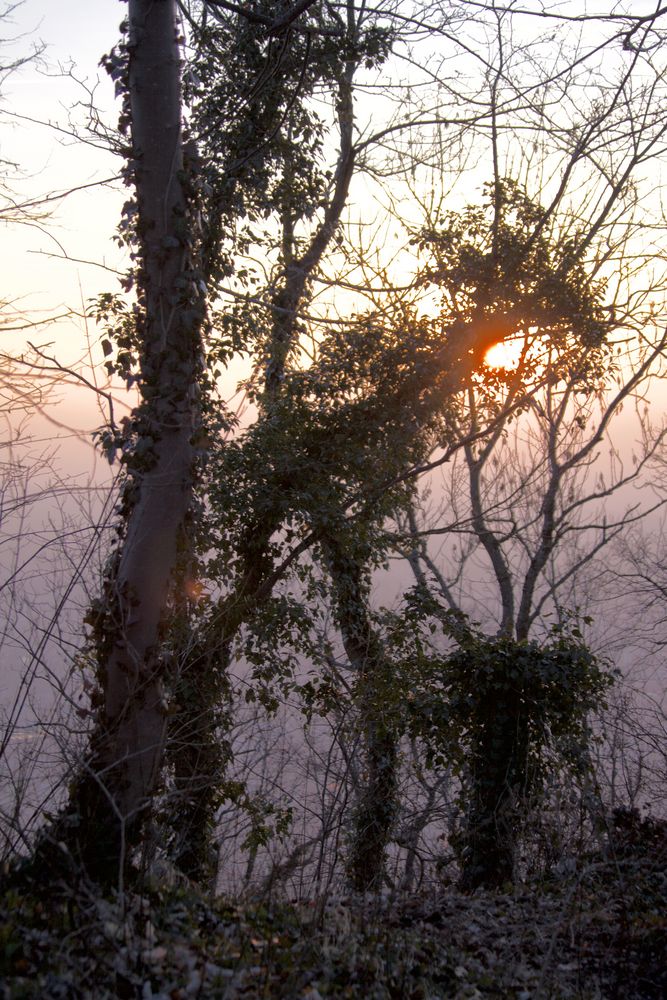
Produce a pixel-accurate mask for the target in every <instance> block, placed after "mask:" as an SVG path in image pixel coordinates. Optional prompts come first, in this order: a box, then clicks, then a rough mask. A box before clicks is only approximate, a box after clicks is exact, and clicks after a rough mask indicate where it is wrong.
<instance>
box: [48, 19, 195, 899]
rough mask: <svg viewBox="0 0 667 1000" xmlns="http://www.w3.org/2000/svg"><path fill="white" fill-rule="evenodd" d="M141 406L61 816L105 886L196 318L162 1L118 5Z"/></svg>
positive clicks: (131, 753) (142, 770)
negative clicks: (85, 718) (83, 751)
mask: <svg viewBox="0 0 667 1000" xmlns="http://www.w3.org/2000/svg"><path fill="white" fill-rule="evenodd" d="M127 48H128V53H129V62H128V74H127V108H128V110H129V114H130V128H131V138H132V161H131V163H130V170H129V174H130V176H131V177H132V179H133V180H134V184H135V190H136V210H137V230H138V244H139V254H138V266H137V286H138V292H139V301H140V311H139V313H138V316H139V319H138V323H139V329H138V330H137V335H138V336H137V339H138V342H139V347H138V353H139V358H140V368H141V391H142V401H141V404H140V406H139V408H138V410H137V412H136V413H135V418H136V426H137V446H136V447H135V451H134V455H133V458H132V459H131V462H130V470H131V471H130V478H129V481H128V485H127V488H126V494H125V498H124V514H123V516H124V523H123V527H122V529H121V542H120V547H119V551H118V554H117V559H116V565H115V568H114V570H113V572H112V574H111V575H110V577H109V579H108V581H107V587H106V592H105V595H104V601H103V603H102V604H101V606H100V609H99V613H98V615H97V620H96V622H95V634H96V639H97V644H98V659H99V679H100V688H101V691H100V701H101V704H100V708H99V712H98V719H97V725H96V729H95V731H94V733H93V737H92V746H91V752H90V755H89V758H88V760H87V761H86V764H85V768H84V769H83V771H82V772H81V774H80V776H79V778H78V780H77V781H76V782H75V785H74V788H73V791H72V799H71V803H70V808H69V810H68V811H67V812H68V813H69V820H70V826H73V827H74V837H73V838H72V837H70V838H69V839H70V841H71V842H72V843H73V845H74V847H75V849H76V852H77V853H78V855H79V858H80V860H81V861H82V862H83V863H84V865H85V867H86V868H87V869H88V871H89V872H90V874H92V875H93V876H94V877H96V878H99V879H100V880H101V881H111V880H114V879H115V878H117V877H118V876H119V872H121V871H122V869H123V867H124V863H125V862H126V861H127V859H128V852H129V851H130V849H131V848H132V847H134V846H135V845H136V844H137V843H138V842H139V840H140V838H141V835H142V828H143V823H144V820H145V819H146V817H147V815H148V814H149V812H150V806H151V803H152V801H153V799H154V796H155V793H156V790H157V787H158V781H159V777H160V768H161V762H162V757H163V751H164V745H165V734H166V725H165V724H166V712H165V709H166V705H165V680H166V671H167V661H166V660H165V658H164V657H162V656H161V655H160V643H161V638H162V633H163V630H164V626H165V609H166V605H167V600H168V595H169V591H170V587H171V586H172V585H173V582H174V580H175V571H176V567H177V564H178V562H179V558H183V548H184V546H185V535H186V532H184V530H183V529H184V524H185V521H186V517H187V514H188V511H189V508H190V505H191V497H192V490H193V475H194V465H195V453H194V449H193V443H192V438H193V430H194V427H195V424H196V422H197V420H198V413H199V402H198V389H197V381H198V365H199V363H200V362H199V358H200V356H201V328H202V322H203V315H204V305H203V298H202V288H203V285H202V283H201V276H200V275H198V273H197V270H196V251H195V241H196V235H195V234H194V233H193V227H192V226H191V225H190V223H189V208H190V204H189V197H188V190H187V187H186V185H187V177H188V165H187V164H186V162H185V159H184V148H183V136H182V100H181V85H180V52H179V44H178V30H177V20H176V3H175V0H129V39H128V47H127Z"/></svg>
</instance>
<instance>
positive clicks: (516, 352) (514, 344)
mask: <svg viewBox="0 0 667 1000" xmlns="http://www.w3.org/2000/svg"><path fill="white" fill-rule="evenodd" d="M522 350H523V341H522V340H501V341H500V342H499V343H497V344H494V345H493V347H490V348H489V349H488V351H487V352H486V354H485V355H484V361H485V363H486V364H487V365H488V366H489V368H516V366H517V365H518V363H519V360H520V358H521V352H522Z"/></svg>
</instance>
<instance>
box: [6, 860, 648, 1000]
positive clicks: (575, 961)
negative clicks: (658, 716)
mask: <svg viewBox="0 0 667 1000" xmlns="http://www.w3.org/2000/svg"><path fill="white" fill-rule="evenodd" d="M663 847H664V845H661V844H660V843H658V842H655V843H653V842H648V843H645V844H643V846H642V847H641V849H637V848H636V847H632V848H631V849H628V850H625V851H624V850H622V849H621V850H619V851H617V852H616V855H615V857H613V858H610V857H608V856H607V857H604V856H602V855H599V856H595V855H592V856H589V857H587V858H583V859H579V861H578V862H577V864H576V866H575V870H571V871H569V872H567V873H566V874H561V875H559V876H558V877H556V876H552V877H551V878H549V879H541V880H533V881H532V882H530V883H527V884H524V885H521V886H516V887H513V888H512V887H510V886H507V887H506V891H502V892H486V891H477V892H476V893H474V894H473V895H463V894H462V893H460V892H458V891H457V890H455V889H453V888H452V887H444V886H439V887H435V886H434V887H431V888H430V889H429V890H428V891H426V890H425V891H423V892H422V893H420V894H417V895H412V896H401V897H400V898H398V897H396V896H395V895H392V894H390V893H386V894H383V895H381V896H379V897H377V896H376V897H373V898H368V897H367V898H358V897H343V896H340V897H334V896H330V897H329V898H327V899H320V900H313V901H307V902H299V903H289V902H287V901H278V900H263V901H256V900H255V901H252V900H246V901H244V902H240V901H234V902H232V901H229V900H224V899H219V900H215V901H211V900H208V899H206V898H205V897H204V896H202V894H201V893H199V892H198V891H197V890H196V889H195V888H194V887H191V886H180V887H178V888H174V887H171V888H161V887H160V886H159V885H157V884H156V883H155V881H153V882H152V883H150V882H148V881H147V882H146V884H145V885H144V886H143V888H142V891H138V890H136V889H135V890H133V891H132V892H127V893H124V894H120V895H119V894H118V893H117V892H115V893H113V894H111V895H110V896H107V897H103V896H101V895H100V894H99V892H97V891H96V890H95V887H93V886H91V885H90V884H87V883H86V882H85V881H79V882H78V883H75V882H73V881H68V882H65V881H61V882H55V883H51V884H49V885H48V887H44V886H38V885H36V884H35V882H34V881H32V882H31V881H26V880H24V882H23V883H22V884H21V883H16V882H15V884H14V886H13V888H6V889H5V892H4V894H3V895H2V897H0V975H1V976H2V979H1V980H0V981H1V982H2V986H1V987H0V990H1V993H0V996H2V1000H10V998H11V1000H18V998H37V997H39V998H40V1000H42V998H43V1000H51V998H62V1000H78V998H81V1000H83V998H90V1000H105V998H115V997H121V998H135V997H136V998H141V1000H144V998H146V1000H147V998H153V1000H156V998H159V1000H186V998H189V997H200V998H205V1000H208V998H211V1000H216V998H221V1000H222V998H225V1000H236V998H254V997H258V998H259V997H269V998H273V997H284V998H303V1000H318V998H325V997H341V998H342V997H351V998H359V1000H381V998H382V1000H384V998H391V1000H418V998H419V1000H429V998H430V1000H439V998H468V997H470V998H473V997H477V998H479V997H502V998H505V997H507V998H517V1000H537V998H542V997H544V998H547V997H548V998H555V1000H558V998H570V997H573V998H581V1000H593V998H618V1000H621V998H622V1000H626V998H627V1000H630V998H636V1000H653V998H655V1000H658V998H660V1000H662V997H664V996H665V995H667V864H666V861H667V855H666V854H665V852H664V851H663V849H662V848H663Z"/></svg>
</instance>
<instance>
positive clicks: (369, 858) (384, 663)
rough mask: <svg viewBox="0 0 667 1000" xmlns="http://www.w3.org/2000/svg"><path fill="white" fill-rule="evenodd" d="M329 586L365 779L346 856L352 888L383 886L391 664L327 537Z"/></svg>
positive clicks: (347, 563) (344, 557)
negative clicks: (355, 697)
mask: <svg viewBox="0 0 667 1000" xmlns="http://www.w3.org/2000/svg"><path fill="white" fill-rule="evenodd" d="M324 548H325V552H326V555H327V559H328V563H329V572H330V573H331V578H332V582H333V586H334V593H335V602H336V603H335V609H336V611H335V613H336V618H337V620H338V625H339V627H340V630H341V634H342V637H343V645H344V647H345V652H346V653H347V656H348V659H349V661H350V663H351V665H352V666H353V667H354V668H355V669H356V672H357V686H358V691H359V701H358V707H359V714H360V726H361V735H362V745H363V754H364V761H363V765H364V778H363V784H362V787H361V789H360V790H359V792H358V795H357V804H356V808H355V815H354V828H353V831H352V843H351V847H350V854H349V858H348V873H349V878H350V883H351V885H352V887H353V889H355V890H356V891H357V892H371V891H373V890H377V889H379V888H380V887H381V885H382V878H383V875H384V865H385V857H386V851H387V843H388V841H389V836H390V833H391V828H392V826H393V823H394V818H395V815H396V808H397V801H396V799H397V769H398V747H397V739H396V734H395V731H394V727H393V726H392V724H391V715H392V714H393V713H392V709H391V706H388V705H387V693H388V691H389V690H390V684H391V664H390V663H389V661H388V659H387V656H386V654H385V651H384V648H383V644H382V640H381V638H380V636H379V635H378V634H377V632H376V631H375V629H374V628H373V624H372V622H371V619H370V615H369V610H368V601H367V594H366V592H365V591H366V587H365V585H364V581H363V579H362V570H361V566H360V564H359V562H358V560H356V559H355V558H353V557H352V556H350V555H349V554H347V553H345V552H344V551H343V548H342V546H341V545H340V543H339V542H338V540H337V539H334V538H333V537H332V536H329V537H327V538H326V539H325V540H324Z"/></svg>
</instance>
